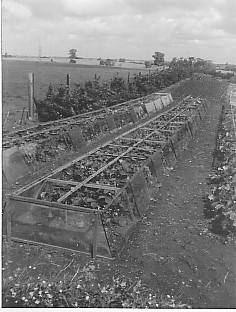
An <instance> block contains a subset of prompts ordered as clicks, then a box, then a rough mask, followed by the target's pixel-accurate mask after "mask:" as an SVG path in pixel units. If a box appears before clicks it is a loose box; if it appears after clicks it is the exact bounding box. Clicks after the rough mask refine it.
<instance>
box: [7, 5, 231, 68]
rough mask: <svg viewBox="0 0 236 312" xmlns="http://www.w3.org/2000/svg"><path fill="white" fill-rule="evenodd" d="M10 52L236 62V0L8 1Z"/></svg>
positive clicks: (8, 42)
mask: <svg viewBox="0 0 236 312" xmlns="http://www.w3.org/2000/svg"><path fill="white" fill-rule="evenodd" d="M2 24H3V26H2V27H3V29H2V50H3V52H8V53H10V54H18V55H38V53H39V52H38V50H39V45H41V47H42V55H54V56H66V55H67V52H68V50H69V49H70V48H76V49H77V50H78V51H79V55H80V56H87V57H99V56H101V57H111V58H118V57H126V58H134V59H151V56H152V54H153V52H154V51H162V52H164V53H165V56H166V59H167V60H169V59H171V58H172V57H174V56H177V57H181V56H183V57H188V56H195V57H202V58H204V59H212V60H213V61H216V62H222V63H224V62H229V63H235V64H236V0H3V1H2Z"/></svg>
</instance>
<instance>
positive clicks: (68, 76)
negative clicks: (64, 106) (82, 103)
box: [66, 74, 70, 93]
mask: <svg viewBox="0 0 236 312" xmlns="http://www.w3.org/2000/svg"><path fill="white" fill-rule="evenodd" d="M66 86H67V90H68V93H69V92H70V74H66Z"/></svg>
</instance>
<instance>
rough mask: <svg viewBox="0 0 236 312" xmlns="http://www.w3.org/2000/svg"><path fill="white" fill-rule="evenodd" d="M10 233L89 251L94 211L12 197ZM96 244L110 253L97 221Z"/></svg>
mask: <svg viewBox="0 0 236 312" xmlns="http://www.w3.org/2000/svg"><path fill="white" fill-rule="evenodd" d="M9 205H10V209H11V227H12V237H13V238H18V239H23V240H29V241H33V242H39V243H45V244H49V245H53V246H58V247H64V248H67V249H71V250H75V251H83V252H86V253H91V251H92V242H93V237H94V228H95V215H94V214H93V213H85V212H81V211H78V212H77V211H68V210H63V209H58V208H52V207H46V206H45V207H43V206H39V205H36V204H31V203H26V202H19V201H15V200H11V201H10V203H9ZM96 236H97V237H98V247H99V248H100V249H99V250H102V252H103V254H105V250H106V253H107V255H109V248H108V245H107V241H106V237H105V234H104V230H103V228H102V224H101V222H100V223H98V231H97V235H96Z"/></svg>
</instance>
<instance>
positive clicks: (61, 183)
mask: <svg viewBox="0 0 236 312" xmlns="http://www.w3.org/2000/svg"><path fill="white" fill-rule="evenodd" d="M46 181H47V182H51V183H55V184H60V185H75V186H76V185H78V184H79V182H75V181H72V180H60V179H50V178H49V179H47V180H46ZM84 186H85V187H91V188H98V189H104V190H111V191H116V192H118V191H120V190H121V189H120V188H118V187H114V186H108V185H103V184H95V183H88V184H85V185H84Z"/></svg>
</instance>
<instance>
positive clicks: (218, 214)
mask: <svg viewBox="0 0 236 312" xmlns="http://www.w3.org/2000/svg"><path fill="white" fill-rule="evenodd" d="M235 164H236V155H235V129H234V127H233V121H232V112H231V111H230V107H229V105H226V106H223V108H222V113H221V116H220V119H219V124H218V130H217V139H216V148H215V150H214V153H213V171H212V173H211V174H210V175H209V178H208V183H209V185H210V186H211V189H210V192H209V194H207V196H206V197H205V198H204V215H205V217H206V218H207V219H209V229H210V230H211V231H212V232H213V233H215V234H221V235H224V236H230V235H234V234H235V233H236V188H235V186H236V169H235Z"/></svg>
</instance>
